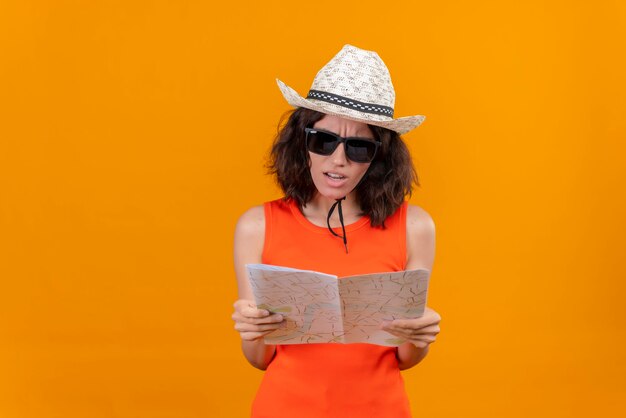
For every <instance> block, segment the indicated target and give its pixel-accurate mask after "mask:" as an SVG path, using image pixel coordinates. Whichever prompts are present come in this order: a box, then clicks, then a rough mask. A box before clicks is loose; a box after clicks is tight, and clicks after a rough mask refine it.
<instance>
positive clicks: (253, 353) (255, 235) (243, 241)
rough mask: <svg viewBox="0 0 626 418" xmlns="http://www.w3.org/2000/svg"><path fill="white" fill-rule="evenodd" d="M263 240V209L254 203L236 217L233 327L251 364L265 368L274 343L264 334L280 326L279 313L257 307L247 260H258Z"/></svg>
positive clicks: (274, 350)
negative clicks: (239, 336) (247, 268)
mask: <svg viewBox="0 0 626 418" xmlns="http://www.w3.org/2000/svg"><path fill="white" fill-rule="evenodd" d="M264 242H265V213H264V211H263V206H255V207H253V208H251V209H249V210H248V211H247V212H245V213H244V214H243V215H241V217H240V218H239V221H238V222H237V226H236V228H235V245H234V262H235V274H236V276H237V288H238V294H239V300H237V301H236V302H235V304H234V308H235V312H234V313H233V315H232V318H233V320H234V321H235V329H236V330H237V331H239V333H240V335H241V348H242V351H243V354H244V356H245V357H246V359H247V360H248V362H249V363H250V364H252V365H253V366H254V367H256V368H257V369H261V370H265V369H266V368H267V366H268V365H269V364H270V362H271V361H272V359H273V358H274V354H275V353H276V346H274V345H266V344H265V343H264V342H263V337H264V336H265V335H266V334H268V333H270V332H272V331H274V330H275V329H277V328H278V327H279V326H280V323H281V321H282V320H283V318H282V316H281V315H276V314H270V313H269V312H268V311H266V310H264V309H257V307H256V305H255V303H254V295H253V293H252V288H251V287H250V282H249V280H248V275H247V271H246V267H245V265H246V264H251V263H261V258H262V254H263V245H264Z"/></svg>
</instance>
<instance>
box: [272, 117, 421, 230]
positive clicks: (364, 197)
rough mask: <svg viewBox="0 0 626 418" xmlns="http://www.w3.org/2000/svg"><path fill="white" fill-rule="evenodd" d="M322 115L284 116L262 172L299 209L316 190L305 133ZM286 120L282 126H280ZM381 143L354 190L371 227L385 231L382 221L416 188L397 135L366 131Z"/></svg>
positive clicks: (408, 159) (412, 170)
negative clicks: (265, 170)
mask: <svg viewBox="0 0 626 418" xmlns="http://www.w3.org/2000/svg"><path fill="white" fill-rule="evenodd" d="M324 116H325V115H324V113H320V112H317V111H315V110H310V109H306V108H302V107H299V108H296V109H292V110H290V111H288V112H286V113H285V114H284V115H283V116H282V118H281V119H280V122H279V124H278V132H277V134H276V137H275V139H274V142H273V144H272V148H271V150H270V153H269V158H268V163H267V169H268V173H269V174H270V175H275V176H276V178H275V179H276V182H277V183H278V185H279V186H280V188H281V189H282V191H283V193H284V194H285V197H284V199H294V200H295V201H296V203H297V204H298V205H299V206H300V208H302V207H303V206H304V205H306V203H308V202H309V201H310V200H311V199H312V198H313V196H314V195H315V192H316V190H317V189H316V188H315V184H314V183H313V179H312V178H311V172H310V170H309V152H308V151H307V149H306V134H305V132H304V128H306V127H312V126H313V124H314V123H315V122H317V121H319V120H320V119H322V118H323V117H324ZM285 118H287V121H286V122H284V120H285ZM368 126H369V128H370V129H371V130H372V133H373V134H374V137H375V138H376V139H377V140H379V141H381V145H380V147H379V148H378V152H377V153H376V157H375V158H374V160H373V161H372V163H371V165H370V167H369V169H368V170H367V172H366V173H365V177H364V178H363V180H362V181H361V182H360V183H359V185H358V186H357V187H356V190H355V192H356V193H355V196H356V201H357V203H358V204H359V206H360V207H361V209H362V210H363V213H361V215H368V216H369V217H370V224H371V226H381V227H382V228H384V227H385V219H387V217H389V216H390V215H392V214H393V213H395V211H396V210H397V209H398V208H399V207H400V206H401V205H402V203H403V202H404V199H405V197H406V196H411V194H412V192H413V184H415V185H416V186H418V187H419V186H420V183H419V179H418V177H417V172H416V171H415V168H414V167H413V162H412V161H411V154H410V153H409V150H408V148H407V146H406V145H405V144H404V142H403V140H402V139H401V138H400V135H399V134H398V133H397V132H395V131H392V130H389V129H386V128H382V127H379V126H374V125H368Z"/></svg>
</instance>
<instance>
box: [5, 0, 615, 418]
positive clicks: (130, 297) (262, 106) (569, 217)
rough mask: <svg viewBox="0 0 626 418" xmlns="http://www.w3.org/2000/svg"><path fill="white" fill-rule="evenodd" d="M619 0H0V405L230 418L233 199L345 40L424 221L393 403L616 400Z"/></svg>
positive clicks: (247, 196) (444, 409)
mask: <svg viewBox="0 0 626 418" xmlns="http://www.w3.org/2000/svg"><path fill="white" fill-rule="evenodd" d="M625 28H626V5H625V3H624V2H619V1H598V2H594V4H593V5H591V3H589V2H581V1H552V2H545V1H537V0H530V1H526V2H523V3H520V2H513V3H510V4H509V3H506V2H501V1H462V2H461V1H446V2H418V1H406V2H391V3H388V2H382V3H381V2H378V1H371V2H364V1H351V2H336V1H326V0H324V1H318V2H315V3H310V2H289V3H288V2H277V1H269V2H247V3H246V2H225V3H223V4H211V3H210V2H206V1H193V2H192V1H183V0H179V1H106V2H105V1H88V0H85V1H78V0H76V1H60V0H55V1H23V0H2V1H1V2H0V275H1V282H0V283H1V286H2V287H1V288H0V416H1V417H3V418H17V417H19V418H23V417H38V418H41V417H63V418H70V417H90V418H97V417H151V418H152V417H155V418H156V417H159V418H160V417H176V418H181V417H244V416H246V415H247V413H248V410H249V406H250V402H251V400H252V398H253V396H254V394H255V391H256V388H257V386H258V384H259V382H260V380H261V377H262V372H260V371H257V370H255V369H253V368H252V367H251V366H249V365H248V364H247V363H246V361H245V359H244V357H243V355H242V354H241V352H240V349H239V337H238V334H237V333H236V332H235V331H234V330H233V328H232V327H233V323H232V321H231V319H230V315H231V312H232V303H233V302H234V300H235V299H236V284H235V277H234V272H233V267H232V238H233V232H234V225H235V222H236V220H237V218H238V216H239V215H240V214H241V213H242V212H243V211H244V210H246V209H247V208H249V207H250V206H252V205H257V204H260V203H262V202H263V201H266V200H270V199H274V198H277V197H279V191H278V189H277V188H276V187H275V186H274V184H273V182H272V179H271V178H269V177H267V176H265V175H264V169H263V160H264V157H265V155H266V152H267V150H268V147H269V144H270V142H271V139H272V137H273V135H274V133H275V131H276V124H277V122H278V119H279V117H280V115H281V114H282V113H283V112H284V111H286V110H288V109H289V106H288V105H287V103H286V102H285V101H284V99H283V98H282V96H281V95H280V93H279V90H278V88H277V86H276V83H275V81H274V78H275V77H280V78H281V79H282V80H283V81H285V82H286V83H287V84H289V85H290V86H292V87H294V88H295V89H296V90H297V91H298V92H300V93H301V94H306V92H307V90H308V88H309V86H310V83H311V82H312V80H313V77H314V76H315V73H316V72H317V70H318V69H319V68H320V67H321V66H323V65H324V64H325V63H326V62H327V61H328V60H329V59H330V58H331V57H332V56H333V55H334V54H335V53H336V52H337V51H339V49H340V48H341V47H342V46H343V44H345V43H351V44H353V45H356V46H358V47H361V48H364V49H370V50H375V51H377V52H378V53H379V54H380V56H381V57H382V58H383V60H384V61H385V62H386V64H387V65H388V67H389V68H390V71H391V74H392V77H393V81H394V85H395V88H396V92H397V98H396V115H397V116H408V115H412V114H424V115H426V121H425V122H424V124H423V125H422V126H420V127H419V128H418V129H416V130H415V131H413V132H411V133H409V134H407V135H406V136H405V139H406V141H407V143H408V144H409V146H410V149H411V151H412V153H413V156H414V160H415V165H416V167H417V170H418V173H419V175H420V179H421V183H422V187H421V188H419V189H417V190H416V192H415V194H414V196H413V197H412V199H411V202H412V203H413V204H417V205H420V206H422V207H423V208H425V209H426V210H427V211H428V212H429V213H430V214H431V216H432V217H433V218H434V220H435V223H436V225H437V255H436V260H435V266H434V269H433V276H432V282H431V291H430V293H429V306H431V307H433V308H434V309H435V310H437V311H438V312H439V313H440V314H441V315H442V317H443V320H442V322H441V327H442V332H441V334H440V335H439V338H438V340H437V342H436V343H434V344H433V346H432V347H431V352H430V354H429V356H428V357H427V358H426V359H425V360H424V362H422V363H420V364H419V365H418V366H416V367H415V368H413V369H411V370H409V371H407V372H405V373H404V377H405V381H406V385H407V390H408V392H409V395H410V399H411V403H412V407H413V410H414V414H415V416H416V417H430V418H435V417H485V416H493V417H528V416H533V417H535V418H539V417H552V418H554V417H579V416H580V417H584V416H601V417H617V416H625V414H626V406H625V402H626V401H625V399H626V381H625V380H626V358H625V355H624V353H625V352H626V350H625V342H626V328H625V325H626V308H625V303H624V296H625V295H624V293H625V292H624V290H625V289H626V284H625V283H626V263H625V260H624V254H625V248H626V245H625V244H626V242H625V238H624V237H625V236H626V199H625V196H626V193H625V190H624V189H625V187H624V184H625V182H626V170H625V168H624V165H625V164H624V161H625V156H626V153H625V152H624V151H625V148H626V147H625V145H624V140H625V139H626V121H625V120H626V118H625V115H626V82H625V77H624V74H626V65H624V56H625V51H626V47H625V46H626V42H625V41H626V29H625Z"/></svg>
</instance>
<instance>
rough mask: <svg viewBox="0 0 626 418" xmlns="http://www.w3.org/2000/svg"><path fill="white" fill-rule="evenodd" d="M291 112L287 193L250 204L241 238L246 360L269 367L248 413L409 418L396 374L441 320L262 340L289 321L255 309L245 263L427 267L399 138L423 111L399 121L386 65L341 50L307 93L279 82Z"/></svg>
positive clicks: (429, 232)
mask: <svg viewBox="0 0 626 418" xmlns="http://www.w3.org/2000/svg"><path fill="white" fill-rule="evenodd" d="M278 85H279V88H280V89H281V91H282V93H283V95H284V96H285V98H286V99H287V101H288V102H289V103H290V104H291V105H293V106H294V107H296V109H295V110H293V111H292V112H291V114H290V115H289V117H288V120H287V122H286V123H285V124H284V125H283V126H282V128H281V129H280V131H279V133H278V135H277V137H276V140H275V142H274V144H273V147H272V151H271V155H270V171H271V173H272V174H274V175H276V178H277V181H278V184H279V185H280V186H281V188H282V190H283V192H284V195H285V196H284V197H283V198H281V199H277V200H274V201H271V202H266V203H264V204H263V205H260V206H255V207H253V208H251V209H249V210H248V211H247V212H245V213H244V214H243V215H242V216H241V217H240V219H239V221H238V223H237V227H236V231H235V248H234V259H235V272H236V275H237V283H238V289H239V300H237V301H236V302H235V305H234V307H235V312H234V314H233V315H232V318H233V320H234V321H235V329H236V330H237V331H239V333H240V335H241V339H242V349H243V353H244V355H245V357H246V359H247V360H248V361H249V362H250V363H251V364H252V365H253V366H254V367H256V368H258V369H261V370H265V375H264V378H263V381H262V383H261V387H260V389H259V391H258V393H257V396H256V398H255V400H254V402H253V406H252V416H253V417H259V418H260V417H273V418H279V417H299V418H303V417H316V418H319V417H365V416H367V417H394V418H399V417H410V416H411V414H410V406H409V401H408V397H407V395H406V391H405V389H404V383H403V380H402V376H401V374H400V370H404V369H408V368H410V367H413V366H415V365H416V364H417V363H419V362H420V361H421V360H422V359H423V358H424V357H425V356H426V354H427V353H428V350H429V346H430V344H432V343H433V342H434V341H435V338H436V335H437V334H438V333H439V332H440V328H439V322H440V320H441V317H440V315H439V314H438V313H437V312H435V311H434V310H432V309H431V308H429V307H426V310H425V313H424V315H423V316H422V317H420V318H417V319H405V320H394V321H391V322H386V323H382V324H381V328H382V329H384V330H386V331H387V332H388V333H389V334H392V335H394V336H397V337H400V338H402V339H403V340H405V341H406V342H404V343H403V344H402V345H400V346H398V347H384V346H378V345H373V344H294V345H278V346H275V345H266V344H265V343H264V339H263V338H264V336H266V335H267V334H269V333H271V332H273V331H274V330H276V329H278V328H280V327H281V325H282V324H283V323H284V321H283V318H282V316H281V315H280V314H272V313H270V312H268V311H266V310H263V309H258V308H257V307H256V305H255V303H254V296H253V294H252V290H251V286H250V283H249V281H248V278H247V273H246V269H245V264H247V263H266V264H274V265H280V266H285V267H293V268H299V269H306V270H317V271H321V272H325V273H330V274H335V275H337V276H340V277H343V276H349V275H355V274H364V273H377V272H385V271H400V270H410V269H417V268H425V269H428V270H430V271H432V266H433V261H434V252H435V228H434V223H433V221H432V219H431V217H430V216H429V214H428V213H427V212H426V211H424V210H423V209H421V208H420V207H419V206H414V205H409V204H408V202H407V201H406V200H405V198H406V196H410V194H411V191H412V186H413V184H417V185H419V183H418V178H417V175H416V173H415V170H414V168H413V165H412V162H411V157H410V154H409V151H408V149H407V147H406V145H405V144H404V143H403V140H402V139H401V137H400V134H403V133H406V132H408V131H409V130H411V129H413V128H415V127H417V126H419V124H420V123H421V122H422V121H423V120H424V116H421V115H417V116H410V117H405V118H398V119H394V118H393V105H394V101H395V93H394V91H393V86H392V84H391V79H390V76H389V72H388V70H387V67H386V66H385V64H384V63H383V61H382V60H381V59H380V57H379V56H378V55H377V54H376V53H375V52H372V51H365V50H362V49H359V48H356V47H354V46H351V45H346V46H344V47H343V49H342V50H341V51H340V52H339V53H338V54H337V55H335V57H333V59H332V60H331V61H330V62H329V63H328V64H326V65H325V66H324V67H323V68H322V69H321V70H320V71H319V72H318V74H317V76H316V78H315V80H314V82H313V85H312V88H311V90H310V91H309V94H308V96H307V98H303V97H301V96H299V95H298V94H297V93H296V92H295V91H294V90H293V89H291V88H289V87H288V86H286V85H285V84H284V83H282V82H281V81H280V80H278Z"/></svg>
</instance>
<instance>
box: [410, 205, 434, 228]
mask: <svg viewBox="0 0 626 418" xmlns="http://www.w3.org/2000/svg"><path fill="white" fill-rule="evenodd" d="M406 227H407V232H409V233H416V234H430V233H432V234H434V233H435V221H433V218H432V216H430V214H429V213H428V212H426V210H424V209H423V208H421V207H420V206H417V205H408V207H407V210H406Z"/></svg>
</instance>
